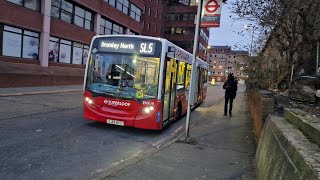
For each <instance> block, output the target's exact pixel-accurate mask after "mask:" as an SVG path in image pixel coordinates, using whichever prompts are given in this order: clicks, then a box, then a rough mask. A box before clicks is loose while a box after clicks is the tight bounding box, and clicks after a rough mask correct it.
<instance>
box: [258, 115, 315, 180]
mask: <svg viewBox="0 0 320 180" xmlns="http://www.w3.org/2000/svg"><path fill="white" fill-rule="evenodd" d="M285 111H286V112H285V117H284V118H283V117H278V116H273V115H269V116H268V118H267V120H266V123H265V126H264V129H263V132H262V134H261V138H260V141H259V144H258V148H257V152H256V165H257V179H259V180H269V179H290V180H291V179H320V176H319V174H320V153H319V147H318V145H317V144H314V143H312V142H310V141H309V138H310V137H308V136H313V135H312V134H310V133H309V135H308V136H305V135H304V134H305V132H303V131H304V130H308V128H305V127H306V126H305V125H304V126H303V125H302V124H303V123H302V122H307V123H308V122H309V121H306V120H304V119H303V118H301V117H300V118H298V119H297V116H295V117H294V120H293V121H294V122H295V123H294V124H291V123H289V122H288V120H289V119H290V120H289V121H291V120H292V119H293V116H292V115H293V114H292V113H291V112H290V110H285ZM286 119H287V120H286ZM317 121H318V120H317ZM309 123H312V122H309ZM313 123H314V122H313ZM296 125H298V126H296ZM299 127H302V128H299Z"/></svg>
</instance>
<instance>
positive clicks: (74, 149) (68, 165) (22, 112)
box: [0, 86, 223, 179]
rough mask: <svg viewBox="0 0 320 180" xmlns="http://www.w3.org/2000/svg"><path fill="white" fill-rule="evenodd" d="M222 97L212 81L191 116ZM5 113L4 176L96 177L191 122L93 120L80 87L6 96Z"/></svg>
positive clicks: (0, 151)
mask: <svg viewBox="0 0 320 180" xmlns="http://www.w3.org/2000/svg"><path fill="white" fill-rule="evenodd" d="M222 98H223V91H222V87H221V86H209V88H208V96H207V99H206V102H205V103H203V104H202V105H201V106H200V107H198V108H197V110H196V111H195V112H193V113H192V116H191V118H192V119H191V121H196V119H197V117H198V116H199V115H201V111H202V110H203V109H206V108H209V107H210V106H212V105H213V104H215V103H217V102H218V101H219V100H221V99H222ZM0 114H1V116H0V137H1V139H0V162H1V163H0V177H2V179H89V178H93V177H95V176H97V175H98V174H99V173H102V172H103V171H105V170H107V169H108V168H110V167H113V166H115V165H116V164H118V163H119V162H121V161H124V160H125V159H128V158H130V157H132V156H134V155H135V154H137V153H140V152H143V151H144V150H146V149H149V148H154V147H153V146H154V144H158V142H162V141H163V140H164V139H166V138H168V137H170V136H171V135H172V134H173V133H174V132H175V131H176V130H177V129H178V128H179V127H181V126H183V125H184V123H185V121H184V118H183V119H181V120H180V121H178V122H176V123H174V124H172V125H171V126H170V127H168V128H166V129H164V130H163V131H146V130H140V129H133V128H128V127H119V126H112V125H107V124H104V123H97V122H92V121H88V120H85V119H84V118H83V110H82V94H81V93H80V92H78V93H64V94H59V93H57V94H49V95H48V94H47V95H29V96H14V97H2V98H0Z"/></svg>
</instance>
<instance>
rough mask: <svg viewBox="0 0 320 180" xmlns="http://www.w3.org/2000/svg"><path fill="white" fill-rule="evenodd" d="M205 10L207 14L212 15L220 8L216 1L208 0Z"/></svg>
mask: <svg viewBox="0 0 320 180" xmlns="http://www.w3.org/2000/svg"><path fill="white" fill-rule="evenodd" d="M205 8H206V10H207V12H209V13H214V12H216V11H217V10H218V9H219V8H220V5H219V3H218V2H217V1H216V0H210V1H208V2H207V3H206V5H205Z"/></svg>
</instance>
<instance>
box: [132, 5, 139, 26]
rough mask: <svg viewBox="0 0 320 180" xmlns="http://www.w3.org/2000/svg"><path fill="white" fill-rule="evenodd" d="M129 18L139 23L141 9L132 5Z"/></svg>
mask: <svg viewBox="0 0 320 180" xmlns="http://www.w3.org/2000/svg"><path fill="white" fill-rule="evenodd" d="M130 17H131V18H132V19H135V20H136V21H138V22H140V21H141V9H139V8H138V7H137V6H135V5H134V4H131V7H130Z"/></svg>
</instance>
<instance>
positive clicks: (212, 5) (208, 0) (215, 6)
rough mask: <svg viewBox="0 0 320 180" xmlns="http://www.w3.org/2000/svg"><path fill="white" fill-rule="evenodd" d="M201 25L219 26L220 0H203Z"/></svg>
mask: <svg viewBox="0 0 320 180" xmlns="http://www.w3.org/2000/svg"><path fill="white" fill-rule="evenodd" d="M203 1H204V2H203V5H202V12H203V14H202V16H201V24H200V26H201V27H219V26H220V17H221V6H222V0H203Z"/></svg>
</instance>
